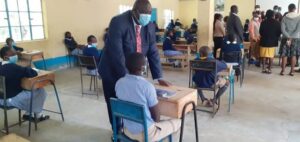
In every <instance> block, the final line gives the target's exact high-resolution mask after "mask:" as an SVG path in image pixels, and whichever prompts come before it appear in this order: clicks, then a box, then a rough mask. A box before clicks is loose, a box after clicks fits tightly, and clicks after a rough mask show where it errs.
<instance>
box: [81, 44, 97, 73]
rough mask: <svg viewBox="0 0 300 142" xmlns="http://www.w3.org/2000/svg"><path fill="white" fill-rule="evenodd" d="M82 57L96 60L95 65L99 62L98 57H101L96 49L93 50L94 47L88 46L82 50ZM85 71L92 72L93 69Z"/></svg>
mask: <svg viewBox="0 0 300 142" xmlns="http://www.w3.org/2000/svg"><path fill="white" fill-rule="evenodd" d="M83 55H84V56H92V57H94V58H95V60H96V63H97V65H98V64H99V62H100V56H101V55H100V53H99V51H98V49H97V48H94V47H91V46H90V45H88V46H87V47H86V48H84V49H83ZM87 69H89V70H93V69H95V68H93V67H87Z"/></svg>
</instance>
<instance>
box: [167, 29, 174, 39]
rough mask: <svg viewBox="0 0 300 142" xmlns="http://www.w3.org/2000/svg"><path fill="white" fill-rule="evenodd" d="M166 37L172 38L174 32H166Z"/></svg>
mask: <svg viewBox="0 0 300 142" xmlns="http://www.w3.org/2000/svg"><path fill="white" fill-rule="evenodd" d="M166 35H167V37H173V36H174V31H173V30H168V31H167V33H166Z"/></svg>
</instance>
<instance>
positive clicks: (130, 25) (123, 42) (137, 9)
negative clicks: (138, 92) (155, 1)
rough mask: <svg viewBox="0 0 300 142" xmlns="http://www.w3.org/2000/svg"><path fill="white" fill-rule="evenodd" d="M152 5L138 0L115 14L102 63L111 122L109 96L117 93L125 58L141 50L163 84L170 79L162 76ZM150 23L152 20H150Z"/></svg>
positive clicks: (152, 71)
mask: <svg viewBox="0 0 300 142" xmlns="http://www.w3.org/2000/svg"><path fill="white" fill-rule="evenodd" d="M151 10H152V6H151V4H150V2H149V0H136V2H135V4H134V6H133V9H132V10H130V11H127V12H125V13H123V14H121V15H118V16H116V17H114V18H112V20H111V22H110V26H109V31H108V39H107V41H106V42H105V47H104V49H103V54H102V57H101V61H100V64H99V73H100V75H101V77H102V84H103V90H104V96H105V101H106V104H107V109H108V114H109V120H110V123H111V124H112V117H111V108H110V98H115V97H116V92H115V85H116V82H117V81H118V80H119V79H120V78H122V77H124V76H125V75H126V74H127V73H128V70H127V68H126V67H125V58H126V57H127V56H128V55H130V54H131V53H135V52H137V53H142V54H143V55H144V56H146V57H147V58H148V62H149V65H150V70H151V74H152V77H153V79H154V80H157V81H158V82H159V84H160V85H164V86H169V85H170V83H168V82H166V81H164V80H163V79H162V69H161V63H160V57H159V53H158V50H157V47H156V37H155V26H154V24H152V23H150V20H151ZM149 23H150V24H149Z"/></svg>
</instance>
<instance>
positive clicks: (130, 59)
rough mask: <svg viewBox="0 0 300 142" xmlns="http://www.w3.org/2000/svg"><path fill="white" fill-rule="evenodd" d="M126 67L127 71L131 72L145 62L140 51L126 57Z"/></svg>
mask: <svg viewBox="0 0 300 142" xmlns="http://www.w3.org/2000/svg"><path fill="white" fill-rule="evenodd" d="M125 64H126V67H127V69H128V71H129V73H133V72H135V71H137V70H139V69H141V67H142V66H144V64H145V56H144V55H143V54H142V53H131V54H130V55H128V56H127V57H126V61H125Z"/></svg>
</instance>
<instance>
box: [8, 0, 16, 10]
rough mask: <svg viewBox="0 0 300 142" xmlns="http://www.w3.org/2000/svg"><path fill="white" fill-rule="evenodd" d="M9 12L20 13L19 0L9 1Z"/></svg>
mask: <svg viewBox="0 0 300 142" xmlns="http://www.w3.org/2000/svg"><path fill="white" fill-rule="evenodd" d="M7 4H8V11H18V3H17V0H7Z"/></svg>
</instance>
